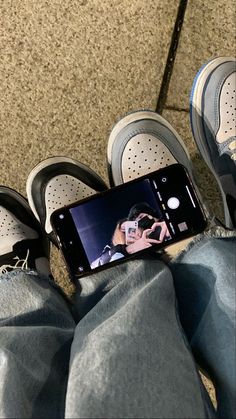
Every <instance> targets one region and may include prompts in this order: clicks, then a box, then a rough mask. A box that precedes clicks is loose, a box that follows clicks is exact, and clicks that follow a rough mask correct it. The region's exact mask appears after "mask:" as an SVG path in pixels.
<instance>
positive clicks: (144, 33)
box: [0, 0, 236, 292]
mask: <svg viewBox="0 0 236 419" xmlns="http://www.w3.org/2000/svg"><path fill="white" fill-rule="evenodd" d="M235 10H236V3H235V0H227V2H225V1H224V0H212V1H211V2H209V1H207V0H178V1H177V0H162V1H160V0H136V1H133V2H130V1H128V0H117V1H111V0H53V1H49V0H21V1H19V0H2V1H1V4H0V28H1V30H0V51H1V58H0V143H1V165H0V182H1V183H2V184H4V185H8V186H10V187H12V188H15V189H17V190H18V191H20V192H21V193H23V194H25V181H26V178H27V174H28V173H29V171H30V169H31V168H32V167H33V166H34V165H36V164H37V163H38V162H39V161H40V160H42V159H45V158H47V157H49V156H52V155H66V156H71V157H73V158H75V159H79V160H81V161H82V162H84V163H85V164H87V165H89V166H91V167H92V168H93V169H94V170H96V171H97V172H98V173H99V174H100V175H101V176H103V177H104V179H105V180H107V174H106V144H107V137H108V133H109V130H110V128H111V127H112V125H113V123H114V122H115V121H116V120H117V118H119V117H120V116H122V115H124V114H125V113H126V112H129V111H132V110H137V109H141V108H149V109H152V110H157V111H158V112H159V113H162V115H163V116H164V117H166V118H167V119H168V120H169V122H170V123H172V124H173V126H174V127H175V128H176V130H177V131H178V132H179V133H180V134H181V136H182V138H183V140H184V141H185V142H186V145H187V147H188V149H189V150H190V155H191V157H192V159H193V162H194V164H195V168H196V176H197V178H198V181H199V182H198V183H199V187H200V189H201V191H202V192H203V195H204V197H205V198H206V199H207V200H208V203H209V205H210V207H211V208H214V209H215V210H216V211H217V214H218V215H219V216H222V210H221V204H220V196H219V192H218V190H217V187H216V184H215V182H214V181H213V180H212V176H211V175H210V173H209V171H208V170H207V168H206V166H205V164H204V162H203V161H202V159H201V158H200V156H199V155H198V153H197V150H196V147H195V144H194V142H193V139H192V135H191V132H190V125H189V115H188V109H189V105H188V103H189V102H188V101H189V93H190V89H191V84H192V81H193V78H194V76H195V74H196V72H197V71H198V69H199V67H200V66H201V65H202V64H203V63H204V62H205V61H206V60H209V59H211V58H213V57H216V56H219V55H234V54H235V33H236V30H235V29H236V28H235V26H236V24H235V22H236V12H235ZM203 185H204V186H203ZM56 260H57V261H58V262H57V264H58V267H57V269H56V273H57V276H60V273H63V272H64V268H63V262H62V261H61V260H60V259H58V256H56ZM63 275H64V273H63ZM63 275H62V277H63ZM63 281H64V279H63ZM63 281H62V284H63V285H64V287H65V288H66V289H67V291H68V292H70V290H71V288H70V286H69V285H68V283H67V282H63ZM65 281H66V280H65Z"/></svg>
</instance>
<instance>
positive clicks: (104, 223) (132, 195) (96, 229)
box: [70, 179, 162, 263]
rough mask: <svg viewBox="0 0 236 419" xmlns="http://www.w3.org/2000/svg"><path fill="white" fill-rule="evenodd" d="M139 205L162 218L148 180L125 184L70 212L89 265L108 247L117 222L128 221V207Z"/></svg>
mask: <svg viewBox="0 0 236 419" xmlns="http://www.w3.org/2000/svg"><path fill="white" fill-rule="evenodd" d="M140 202H146V203H148V204H149V205H150V206H151V207H152V208H153V209H154V210H156V212H157V213H158V214H159V216H160V217H161V215H162V214H161V211H160V208H159V206H158V202H157V199H156V195H155V193H154V191H153V189H152V186H151V184H150V181H149V180H148V179H145V180H142V181H140V182H138V183H134V184H131V185H124V188H123V189H119V190H118V191H117V190H114V192H113V191H111V193H110V194H107V195H105V196H101V197H99V196H98V197H96V198H95V199H92V200H91V201H88V202H84V203H82V204H80V205H78V206H77V207H75V208H71V209H70V212H71V215H72V218H73V220H74V223H75V225H76V228H77V231H78V233H79V236H80V239H81V241H82V243H83V246H84V249H85V252H86V254H87V257H88V260H89V263H92V262H93V261H94V260H95V259H97V258H98V257H99V256H100V255H101V253H102V251H103V249H104V247H105V246H106V245H110V244H111V239H112V236H113V233H114V230H115V228H116V224H117V222H118V221H120V220H121V219H123V218H127V216H128V213H129V210H130V208H131V207H132V206H133V205H134V204H137V203H140Z"/></svg>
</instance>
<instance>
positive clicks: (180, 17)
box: [156, 0, 188, 114]
mask: <svg viewBox="0 0 236 419" xmlns="http://www.w3.org/2000/svg"><path fill="white" fill-rule="evenodd" d="M187 5H188V0H180V2H179V7H178V12H177V16H176V21H175V26H174V29H173V32H172V37H171V43H170V48H169V53H168V57H167V61H166V66H165V71H164V75H163V79H162V84H161V88H160V93H159V97H158V100H157V106H156V112H157V113H159V114H162V112H163V110H164V107H165V103H166V99H167V94H168V89H169V84H170V79H171V75H172V72H173V68H174V62H175V57H176V53H177V49H178V44H179V39H180V34H181V29H182V26H183V22H184V16H185V12H186V8H187Z"/></svg>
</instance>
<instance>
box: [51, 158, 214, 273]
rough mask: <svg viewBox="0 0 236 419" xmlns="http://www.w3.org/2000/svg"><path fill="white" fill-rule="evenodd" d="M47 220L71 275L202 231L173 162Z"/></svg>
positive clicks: (193, 197)
mask: <svg viewBox="0 0 236 419" xmlns="http://www.w3.org/2000/svg"><path fill="white" fill-rule="evenodd" d="M51 222H52V225H53V229H54V231H55V233H56V235H57V239H58V242H59V244H60V247H61V249H62V252H63V255H64V258H65V260H66V263H67V266H68V268H69V271H70V273H71V275H72V277H78V276H81V275H85V274H88V273H91V272H94V271H96V270H98V269H101V268H105V267H108V266H111V264H114V263H118V262H120V261H123V260H125V259H127V258H130V257H132V256H134V255H138V254H140V252H144V251H145V252H147V251H150V249H152V250H154V249H155V250H158V249H160V248H163V247H165V246H167V245H169V244H171V243H174V242H176V241H179V240H182V239H184V238H187V237H190V236H192V235H194V234H197V233H199V232H201V231H203V230H204V228H205V227H206V219H205V216H204V213H203V211H202V208H201V205H200V202H199V200H198V198H197V194H196V191H195V190H194V187H193V185H192V183H191V181H190V178H189V176H188V174H187V172H186V170H185V169H184V168H183V166H181V165H179V164H175V165H171V166H169V167H167V168H165V169H161V170H158V171H156V172H153V173H151V174H149V175H148V176H143V177H141V178H139V179H137V180H134V181H131V182H128V183H126V184H124V185H121V186H118V187H115V188H112V189H110V190H108V191H105V192H101V193H100V194H96V195H94V196H92V197H90V198H87V199H85V200H83V201H80V202H77V203H75V204H73V205H70V206H68V207H66V208H62V209H61V210H57V211H55V212H54V213H53V214H52V217H51Z"/></svg>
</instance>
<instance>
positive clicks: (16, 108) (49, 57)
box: [0, 0, 178, 193]
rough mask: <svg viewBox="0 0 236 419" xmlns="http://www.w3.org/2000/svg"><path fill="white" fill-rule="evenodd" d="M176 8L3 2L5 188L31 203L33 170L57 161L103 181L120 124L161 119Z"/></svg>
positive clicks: (1, 171) (0, 178) (93, 0)
mask: <svg viewBox="0 0 236 419" xmlns="http://www.w3.org/2000/svg"><path fill="white" fill-rule="evenodd" d="M177 7H178V1H176V0H164V1H163V0H162V1H160V0H137V1H135V2H129V1H128V0H119V1H117V2H114V1H112V0H104V1H100V0H90V1H87V0H63V1H62V0H54V1H53V2H52V1H49V0H31V1H29V0H21V1H19V0H3V1H2V2H1V4H0V27H1V32H0V48H1V59H0V143H1V150H2V153H1V165H0V182H1V183H2V184H6V185H9V186H11V187H13V188H16V189H18V190H19V191H21V192H22V193H24V190H25V180H26V177H27V174H28V172H29V170H30V169H31V168H32V167H33V166H34V165H35V164H37V163H38V162H39V161H40V160H42V159H44V158H46V157H49V156H52V155H68V156H72V157H74V158H77V159H80V160H82V161H83V162H84V163H85V164H88V165H91V167H92V168H93V169H95V170H97V171H98V172H99V173H100V174H101V175H103V176H106V163H105V156H106V142H107V134H108V130H109V129H110V127H111V126H112V124H113V123H114V122H115V120H116V118H117V117H118V116H120V115H123V114H124V113H126V112H128V111H130V110H133V109H138V108H151V109H155V105H156V99H157V95H158V92H159V88H160V84H161V81H162V76H163V72H164V68H165V63H166V59H167V54H168V49H169V43H170V38H171V34H172V30H173V27H174V23H175V18H176V13H177ZM166 10H168V13H167V12H166Z"/></svg>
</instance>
